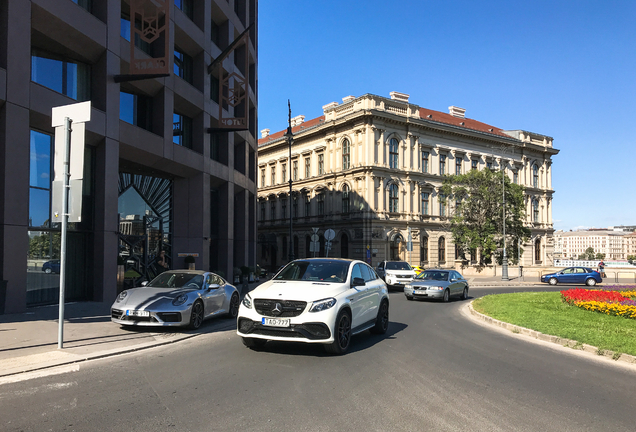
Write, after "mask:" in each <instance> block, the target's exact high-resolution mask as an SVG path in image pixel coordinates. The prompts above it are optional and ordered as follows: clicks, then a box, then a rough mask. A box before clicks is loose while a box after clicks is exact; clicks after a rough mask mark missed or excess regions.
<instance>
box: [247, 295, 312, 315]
mask: <svg viewBox="0 0 636 432" xmlns="http://www.w3.org/2000/svg"><path fill="white" fill-rule="evenodd" d="M276 303H280V305H281V306H282V312H281V314H280V315H274V314H273V313H272V309H274V307H275V306H276ZM306 307H307V302H304V301H294V300H269V299H255V300H254V309H256V312H258V314H259V315H263V316H267V317H276V318H290V317H297V316H298V315H300V314H301V313H303V311H304V310H305V308H306Z"/></svg>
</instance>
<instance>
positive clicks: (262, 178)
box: [261, 168, 265, 187]
mask: <svg viewBox="0 0 636 432" xmlns="http://www.w3.org/2000/svg"><path fill="white" fill-rule="evenodd" d="M261 187H265V168H262V169H261Z"/></svg>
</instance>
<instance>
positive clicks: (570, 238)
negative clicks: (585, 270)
mask: <svg viewBox="0 0 636 432" xmlns="http://www.w3.org/2000/svg"><path fill="white" fill-rule="evenodd" d="M635 239H636V233H634V232H628V231H623V230H620V229H616V230H614V229H593V230H577V231H560V230H559V231H556V232H555V233H554V240H555V249H554V252H555V257H556V258H561V259H577V258H578V257H579V256H580V255H581V254H583V253H584V252H585V251H586V250H587V249H588V248H592V249H594V253H595V254H596V253H601V254H604V255H605V259H606V260H624V259H626V258H627V256H628V255H636V245H635Z"/></svg>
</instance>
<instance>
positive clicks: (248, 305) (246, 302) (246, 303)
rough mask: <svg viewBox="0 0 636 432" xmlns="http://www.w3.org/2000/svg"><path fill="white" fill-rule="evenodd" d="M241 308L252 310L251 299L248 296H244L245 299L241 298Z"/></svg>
mask: <svg viewBox="0 0 636 432" xmlns="http://www.w3.org/2000/svg"><path fill="white" fill-rule="evenodd" d="M243 306H245V307H246V308H248V309H252V297H250V295H249V294H245V297H244V298H243Z"/></svg>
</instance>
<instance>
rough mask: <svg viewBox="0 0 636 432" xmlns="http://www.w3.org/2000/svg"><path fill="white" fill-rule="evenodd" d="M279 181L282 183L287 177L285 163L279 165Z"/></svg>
mask: <svg viewBox="0 0 636 432" xmlns="http://www.w3.org/2000/svg"><path fill="white" fill-rule="evenodd" d="M280 170H281V179H280V180H281V183H284V182H285V180H286V179H287V164H282V165H281V168H280Z"/></svg>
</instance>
